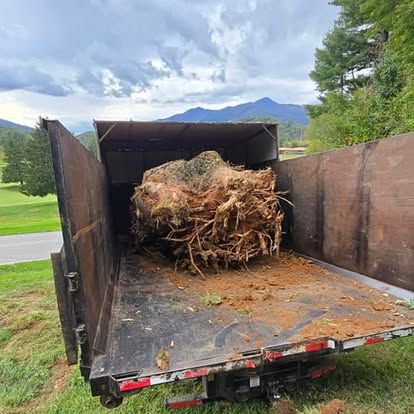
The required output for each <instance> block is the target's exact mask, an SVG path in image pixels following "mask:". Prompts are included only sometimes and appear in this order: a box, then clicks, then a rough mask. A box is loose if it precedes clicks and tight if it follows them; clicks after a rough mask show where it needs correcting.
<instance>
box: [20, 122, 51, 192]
mask: <svg viewBox="0 0 414 414" xmlns="http://www.w3.org/2000/svg"><path fill="white" fill-rule="evenodd" d="M23 182H24V184H23V192H24V193H25V194H27V195H32V196H41V197H44V196H46V195H47V194H51V193H55V192H56V187H55V179H54V175H53V168H52V158H51V153H50V145H49V139H48V136H47V133H46V131H45V130H44V129H42V128H40V127H39V126H37V127H36V128H35V129H34V130H33V132H32V134H31V138H30V139H29V140H28V141H27V143H26V145H25V162H24V173H23Z"/></svg>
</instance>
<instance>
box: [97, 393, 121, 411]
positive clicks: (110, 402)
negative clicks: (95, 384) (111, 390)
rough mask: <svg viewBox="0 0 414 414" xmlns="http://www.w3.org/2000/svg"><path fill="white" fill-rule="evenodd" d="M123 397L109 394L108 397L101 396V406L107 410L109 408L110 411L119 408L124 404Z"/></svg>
mask: <svg viewBox="0 0 414 414" xmlns="http://www.w3.org/2000/svg"><path fill="white" fill-rule="evenodd" d="M122 400H123V398H122V397H119V398H118V397H115V395H112V394H107V395H101V397H100V401H101V404H102V405H103V406H104V407H105V408H109V409H110V410H111V409H112V408H116V407H119V406H120V405H121V404H122Z"/></svg>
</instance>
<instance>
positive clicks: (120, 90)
mask: <svg viewBox="0 0 414 414" xmlns="http://www.w3.org/2000/svg"><path fill="white" fill-rule="evenodd" d="M336 13H337V10H336V9H335V8H334V7H333V6H330V5H329V4H328V0H312V1H310V0H71V1H66V0H37V1H30V0H13V1H3V0H2V1H1V2H0V118H3V119H8V120H12V121H15V122H19V123H23V124H27V125H33V123H34V122H35V120H36V119H37V117H38V116H39V115H42V116H48V117H49V118H59V119H60V120H61V121H63V122H64V123H65V124H66V125H67V126H68V127H70V128H71V129H72V130H75V131H80V130H82V129H85V128H86V125H85V123H86V122H89V121H90V120H92V119H93V118H96V119H105V118H106V119H107V118H112V119H115V118H116V119H136V120H148V119H154V118H159V117H165V116H169V115H172V114H174V113H177V112H182V111H184V110H186V109H188V108H190V107H194V106H203V107H208V108H219V107H222V106H227V105H235V104H238V103H242V102H246V101H252V100H257V99H259V98H262V97H264V96H269V97H271V98H272V99H274V100H276V101H278V102H282V103H301V104H302V103H308V102H312V101H314V100H315V97H316V93H315V90H314V85H313V83H312V82H311V81H310V80H309V78H308V73H309V71H310V69H311V68H312V66H313V53H314V49H315V47H316V46H318V45H320V44H321V41H322V38H323V36H324V34H325V33H326V32H327V31H328V30H329V29H330V27H331V26H332V24H333V21H334V19H335V17H336Z"/></svg>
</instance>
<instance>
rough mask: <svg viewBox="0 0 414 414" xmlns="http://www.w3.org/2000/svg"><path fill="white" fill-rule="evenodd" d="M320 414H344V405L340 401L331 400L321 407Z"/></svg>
mask: <svg viewBox="0 0 414 414" xmlns="http://www.w3.org/2000/svg"><path fill="white" fill-rule="evenodd" d="M320 413H321V414H344V413H345V405H344V402H343V401H342V400H338V399H335V400H332V401H329V402H328V403H327V404H325V405H323V406H322V407H321V409H320Z"/></svg>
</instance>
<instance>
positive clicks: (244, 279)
mask: <svg viewBox="0 0 414 414" xmlns="http://www.w3.org/2000/svg"><path fill="white" fill-rule="evenodd" d="M137 265H138V267H139V269H140V270H144V271H150V272H155V273H157V274H161V275H163V276H165V277H166V278H168V279H169V281H170V282H171V283H172V287H175V288H177V289H179V290H181V291H182V292H187V293H188V294H189V295H191V296H194V295H196V296H198V297H200V305H199V306H205V305H203V302H202V298H203V297H205V295H208V294H210V295H211V294H214V295H218V296H219V297H220V298H221V303H220V304H219V305H216V306H217V307H218V308H220V309H223V310H224V309H225V308H226V307H228V308H231V309H233V310H235V311H238V312H240V313H241V314H244V315H249V317H251V318H254V319H258V320H261V321H263V322H264V323H266V324H269V325H272V321H275V320H276V321H277V327H278V329H279V330H280V332H275V336H278V334H279V333H280V334H283V333H285V331H286V330H288V329H290V328H294V327H295V325H298V324H300V323H301V322H303V320H305V319H306V318H308V320H309V323H308V324H304V326H303V327H302V326H300V328H299V329H297V330H296V332H295V336H294V337H293V338H291V340H295V341H301V340H310V339H315V338H322V337H331V338H335V339H339V340H343V339H349V338H352V337H358V336H363V335H369V334H373V333H377V332H380V331H384V330H387V329H390V328H394V327H402V326H407V325H410V324H414V310H410V309H408V308H407V307H404V306H402V305H400V304H398V303H397V300H396V298H393V297H392V296H389V295H388V294H385V293H383V292H381V291H379V290H376V289H372V288H370V287H368V286H366V285H364V284H362V283H359V282H355V281H352V280H350V279H348V278H346V277H344V276H341V275H338V274H336V273H334V272H331V271H328V270H326V269H324V268H322V267H321V266H319V265H317V264H315V263H313V262H312V261H310V260H307V259H305V258H302V257H299V256H296V255H294V254H291V253H290V252H282V253H281V255H280V258H279V260H276V259H274V258H261V259H257V260H255V261H254V264H253V265H251V266H249V269H248V270H247V269H244V268H243V269H233V270H229V271H223V272H221V273H220V274H213V273H209V274H206V279H201V278H200V277H199V276H192V275H190V274H189V273H186V272H180V271H176V270H175V269H174V266H173V265H172V264H171V263H170V262H167V261H165V260H162V259H154V258H152V257H147V256H145V257H144V256H138V263H137ZM315 312H316V313H317V314H316V316H314V317H310V318H309V315H310V313H313V314H315ZM298 326H299V325H298Z"/></svg>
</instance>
